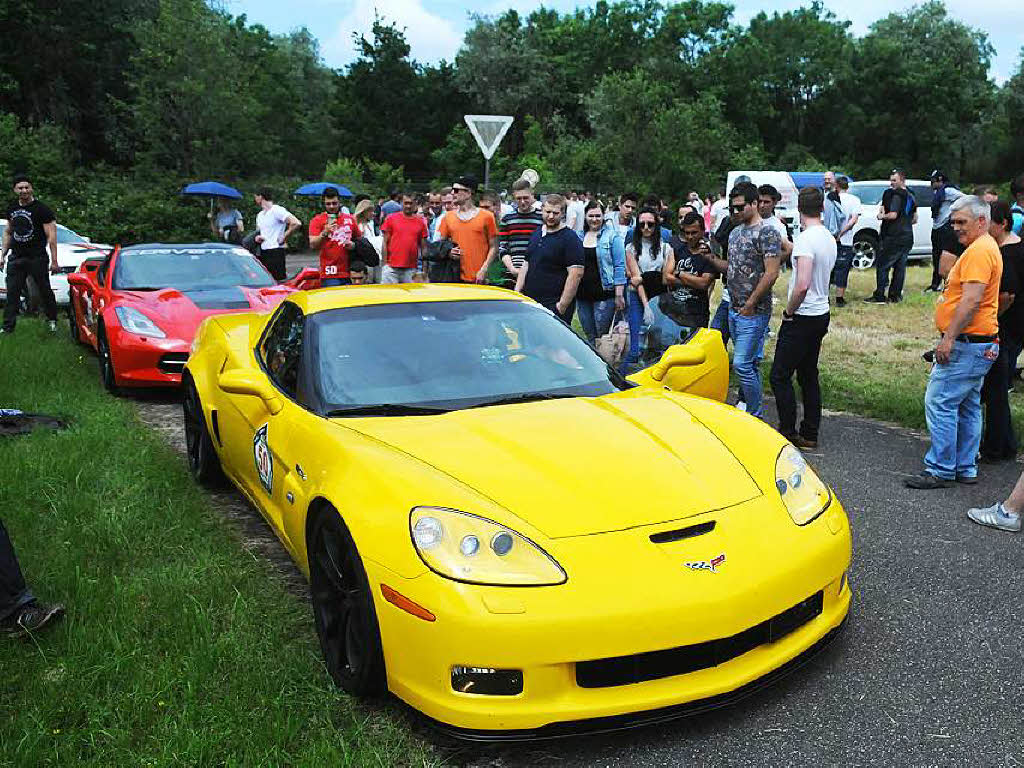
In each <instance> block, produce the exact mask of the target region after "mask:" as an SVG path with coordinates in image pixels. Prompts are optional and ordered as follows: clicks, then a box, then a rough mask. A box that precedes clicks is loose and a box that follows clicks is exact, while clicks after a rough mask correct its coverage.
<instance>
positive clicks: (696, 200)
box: [686, 192, 704, 216]
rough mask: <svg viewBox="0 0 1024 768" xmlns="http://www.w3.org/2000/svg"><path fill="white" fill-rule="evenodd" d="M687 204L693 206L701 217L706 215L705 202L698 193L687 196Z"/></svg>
mask: <svg viewBox="0 0 1024 768" xmlns="http://www.w3.org/2000/svg"><path fill="white" fill-rule="evenodd" d="M686 202H687V203H689V204H690V205H692V206H693V209H694V210H695V211H696V212H697V213H699V214H700V215H702V216H703V215H704V202H703V201H702V200H701V199H700V195H698V194H697V193H696V192H690V193H689V194H688V195H687V196H686Z"/></svg>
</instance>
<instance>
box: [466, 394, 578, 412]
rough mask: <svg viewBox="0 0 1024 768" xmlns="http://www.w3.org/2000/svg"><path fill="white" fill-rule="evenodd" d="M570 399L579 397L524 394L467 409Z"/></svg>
mask: <svg viewBox="0 0 1024 768" xmlns="http://www.w3.org/2000/svg"><path fill="white" fill-rule="evenodd" d="M570 397H579V395H571V394H569V393H567V392H522V393H520V394H518V395H509V396H508V397H499V398H497V399H496V400H485V401H483V402H482V403H476V404H474V405H469V406H466V407H467V408H487V407H489V406H492V405H514V404H515V403H532V402H535V401H537V400H562V399H565V398H570Z"/></svg>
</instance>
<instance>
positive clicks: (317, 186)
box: [292, 181, 352, 197]
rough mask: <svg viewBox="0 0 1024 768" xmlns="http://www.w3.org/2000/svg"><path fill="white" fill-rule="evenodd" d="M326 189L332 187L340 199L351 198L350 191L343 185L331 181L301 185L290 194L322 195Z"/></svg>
mask: <svg viewBox="0 0 1024 768" xmlns="http://www.w3.org/2000/svg"><path fill="white" fill-rule="evenodd" d="M328 187H334V188H335V189H336V190H338V194H339V195H341V196H342V197H352V190H351V189H349V188H348V187H346V186H345V185H344V184H335V183H334V182H333V181H314V182H313V183H312V184H303V185H302V186H301V187H299V188H298V189H296V190H295V192H293V193H292V194H296V195H310V196H313V195H322V194H323V193H324V190H325V189H327V188H328Z"/></svg>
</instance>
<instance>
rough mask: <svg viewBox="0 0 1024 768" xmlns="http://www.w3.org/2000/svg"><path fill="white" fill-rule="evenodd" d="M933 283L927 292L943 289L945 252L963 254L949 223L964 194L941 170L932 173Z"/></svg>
mask: <svg viewBox="0 0 1024 768" xmlns="http://www.w3.org/2000/svg"><path fill="white" fill-rule="evenodd" d="M931 185H932V190H933V191H934V196H933V197H932V281H931V283H930V284H929V285H928V287H927V288H925V291H938V290H939V289H940V288H942V275H940V274H939V263H940V262H941V261H942V254H943V252H948V253H952V254H954V255H955V256H959V255H960V254H961V253H963V248H962V247H961V246H960V244H959V242H958V241H957V239H956V235H955V234H953V225H952V224H950V223H949V211H950V209H951V208H952V207H953V203H954V202H955V201H956V200H957V198H960V197H963V194H964V193H963V192H961V191H960V190H959V189H957V188H956V187H954V186H953V185H952V184H950V183H949V179H947V178H946V174H945V173H943V172H942V171H940V170H934V171H932V175H931Z"/></svg>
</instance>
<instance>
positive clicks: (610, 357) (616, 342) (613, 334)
mask: <svg viewBox="0 0 1024 768" xmlns="http://www.w3.org/2000/svg"><path fill="white" fill-rule="evenodd" d="M594 346H595V347H596V348H597V354H599V355H600V356H601V359H602V360H604V361H605V362H606V363H608V365H618V364H619V363H620V362H622V360H623V358H625V356H626V351H627V350H628V349H629V323H627V322H626V320H625V319H624V318H623V317H622V313H621V312H616V313H615V315H614V317H612V324H611V325H610V326H609V327H608V333H606V334H604V335H603V336H598V337H597V339H596V340H595V342H594Z"/></svg>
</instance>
